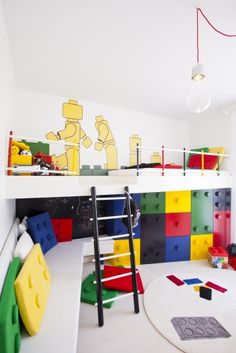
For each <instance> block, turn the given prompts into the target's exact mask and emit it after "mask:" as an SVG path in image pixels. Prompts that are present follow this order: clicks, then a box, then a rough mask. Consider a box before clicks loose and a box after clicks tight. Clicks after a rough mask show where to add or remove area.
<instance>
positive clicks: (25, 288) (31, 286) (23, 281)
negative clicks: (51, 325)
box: [15, 244, 51, 336]
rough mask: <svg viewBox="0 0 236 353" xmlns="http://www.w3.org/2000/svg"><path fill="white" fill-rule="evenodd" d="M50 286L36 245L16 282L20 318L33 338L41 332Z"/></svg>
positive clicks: (42, 257)
mask: <svg viewBox="0 0 236 353" xmlns="http://www.w3.org/2000/svg"><path fill="white" fill-rule="evenodd" d="M50 286H51V275H50V272H49V270H48V266H47V263H46V261H45V259H44V256H43V253H42V250H41V247H40V245H39V244H36V245H34V247H33V249H32V250H31V252H30V253H29V255H28V257H27V259H26V260H25V263H24V265H23V266H22V269H21V271H20V273H19V275H18V276H17V278H16V280H15V291H16V298H17V303H18V306H19V311H20V316H21V319H22V321H23V323H24V326H25V328H26V330H27V331H28V333H29V334H30V335H31V336H33V335H35V334H36V333H37V332H38V331H39V330H40V326H41V323H42V320H43V315H44V312H45V310H46V306H47V301H48V294H49V290H50Z"/></svg>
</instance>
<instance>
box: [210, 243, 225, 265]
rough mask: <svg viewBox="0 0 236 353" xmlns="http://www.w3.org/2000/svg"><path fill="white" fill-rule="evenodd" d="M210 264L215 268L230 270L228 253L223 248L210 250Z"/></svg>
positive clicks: (212, 247) (211, 248)
mask: <svg viewBox="0 0 236 353" xmlns="http://www.w3.org/2000/svg"><path fill="white" fill-rule="evenodd" d="M208 262H209V264H210V265H211V266H212V267H214V268H228V253H227V251H225V250H224V249H223V248H222V247H220V246H218V247H214V246H211V247H209V248H208Z"/></svg>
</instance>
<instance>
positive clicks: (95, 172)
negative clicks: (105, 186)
mask: <svg viewBox="0 0 236 353" xmlns="http://www.w3.org/2000/svg"><path fill="white" fill-rule="evenodd" d="M92 174H93V175H100V176H101V175H108V169H99V168H96V169H92Z"/></svg>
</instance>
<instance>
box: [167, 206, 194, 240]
mask: <svg viewBox="0 0 236 353" xmlns="http://www.w3.org/2000/svg"><path fill="white" fill-rule="evenodd" d="M165 217H166V225H165V234H166V236H167V237H172V236H183V235H190V233H191V213H190V212H184V213H166V215H165Z"/></svg>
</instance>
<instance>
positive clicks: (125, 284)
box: [103, 265, 144, 294]
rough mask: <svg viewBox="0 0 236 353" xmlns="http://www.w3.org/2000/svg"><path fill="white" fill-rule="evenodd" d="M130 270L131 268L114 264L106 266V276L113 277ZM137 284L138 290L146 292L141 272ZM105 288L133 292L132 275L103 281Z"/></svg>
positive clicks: (138, 274) (141, 292)
mask: <svg viewBox="0 0 236 353" xmlns="http://www.w3.org/2000/svg"><path fill="white" fill-rule="evenodd" d="M128 272H131V268H125V267H114V266H108V265H105V266H104V278H108V277H112V276H117V275H122V274H126V273H128ZM136 278H137V286H138V291H139V292H140V294H143V293H144V288H143V283H142V279H141V276H140V273H139V272H138V273H137V276H136ZM103 285H104V288H109V289H116V290H119V291H123V292H132V291H133V285H132V276H131V275H130V276H127V277H121V278H118V279H113V280H110V281H106V282H104V283H103Z"/></svg>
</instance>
